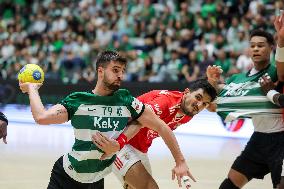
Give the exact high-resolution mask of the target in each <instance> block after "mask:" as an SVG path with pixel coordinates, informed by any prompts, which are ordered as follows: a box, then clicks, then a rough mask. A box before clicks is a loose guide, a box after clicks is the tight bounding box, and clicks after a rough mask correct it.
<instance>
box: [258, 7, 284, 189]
mask: <svg viewBox="0 0 284 189" xmlns="http://www.w3.org/2000/svg"><path fill="white" fill-rule="evenodd" d="M274 26H275V29H276V31H277V47H276V54H275V60H276V67H277V73H278V81H279V82H278V85H277V84H276V83H273V81H272V80H271V78H270V77H269V76H265V77H262V78H261V79H260V80H259V83H260V85H261V86H262V89H263V91H264V93H265V94H267V95H266V96H267V98H268V99H269V100H270V101H271V102H272V103H274V104H276V105H278V106H279V107H281V108H283V107H284V94H283V92H284V90H283V89H284V88H283V81H284V11H282V13H280V15H279V16H276V18H275V21H274ZM282 113H283V115H284V111H283V112H282ZM283 118H284V116H283ZM280 158H281V156H280ZM282 162H283V158H282ZM278 189H284V163H283V164H282V173H281V180H280V184H279V186H278Z"/></svg>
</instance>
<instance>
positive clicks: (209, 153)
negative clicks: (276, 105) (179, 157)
mask: <svg viewBox="0 0 284 189" xmlns="http://www.w3.org/2000/svg"><path fill="white" fill-rule="evenodd" d="M280 9H284V3H283V1H282V0H246V1H243V0H217V1H214V0H198V1H197V0H76V1H75V0H0V111H1V112H3V113H5V114H6V115H7V117H8V119H9V126H8V138H7V141H8V144H7V145H5V144H4V143H2V141H1V142H0V189H19V188H21V189H41V188H46V186H47V183H48V180H49V175H50V171H51V169H52V166H53V163H54V161H55V160H56V159H57V158H58V157H60V156H61V155H62V154H63V153H65V152H67V151H68V150H70V148H71V146H72V144H73V130H72V128H71V126H70V124H69V123H66V124H62V125H51V126H39V125H36V124H35V123H34V120H33V119H32V115H31V112H30V107H29V106H26V105H27V103H28V99H27V96H26V95H24V94H21V93H20V90H19V88H18V83H17V82H18V81H17V73H18V72H19V70H20V69H21V68H22V67H23V66H24V65H25V64H27V63H34V64H38V65H39V66H41V67H42V68H43V70H44V72H45V82H44V86H43V87H42V89H41V90H40V93H41V95H42V100H43V102H44V103H45V104H46V106H47V107H48V106H49V105H50V104H55V103H56V102H58V101H59V100H60V99H62V98H63V97H64V96H65V95H67V94H69V93H71V92H74V91H81V90H84V91H87V90H91V88H92V87H93V85H94V83H95V77H96V75H95V66H94V61H95V60H96V56H97V54H98V52H100V51H101V50H103V49H112V50H118V51H119V52H120V53H121V54H123V55H124V56H126V57H127V58H128V61H129V64H128V67H127V74H126V75H125V81H124V84H123V87H125V88H127V89H129V90H130V91H131V93H132V94H134V95H135V96H137V95H139V94H142V93H144V92H147V91H149V90H152V89H168V90H184V89H185V88H186V87H187V86H189V85H190V83H191V82H192V81H194V80H196V79H197V78H201V77H204V76H205V72H206V67H207V66H208V65H219V66H221V67H222V69H223V71H224V72H223V74H222V81H225V80H226V78H228V77H230V76H231V75H232V74H235V73H240V72H247V71H248V70H249V69H250V68H251V67H252V61H251V60H250V58H249V57H248V54H247V49H248V47H249V44H248V36H249V31H250V30H252V29H255V28H263V29H265V30H266V31H269V32H270V33H273V34H274V33H275V31H274V27H273V20H274V18H275V15H276V14H278V13H279V10H280ZM271 57H272V59H271V60H272V63H274V59H273V57H274V55H273V54H272V55H271ZM252 132H253V126H252V123H251V121H250V120H249V119H245V120H239V121H236V122H233V123H224V122H223V121H222V120H221V119H220V118H219V117H218V115H217V114H216V113H211V112H208V111H207V110H205V111H203V112H201V113H200V115H197V116H196V117H194V119H193V120H192V121H190V122H189V123H188V124H185V125H183V126H181V127H180V128H178V129H177V130H176V131H175V133H176V136H177V139H178V141H179V144H180V146H181V149H182V151H183V152H184V154H185V157H186V160H187V162H188V164H189V168H190V170H191V172H192V174H193V175H194V176H195V178H196V179H197V182H196V183H193V184H192V185H193V187H192V188H194V189H205V188H206V189H215V188H218V186H219V185H220V183H221V182H222V181H223V179H224V178H225V177H226V176H227V172H228V171H229V169H230V166H231V164H232V162H233V161H234V159H235V158H236V157H237V156H238V155H239V154H240V152H241V151H242V149H243V148H244V146H245V145H246V142H247V140H248V138H249V137H250V135H251V134H252ZM149 156H150V161H151V164H152V170H153V176H154V178H155V179H156V180H157V182H158V184H159V186H160V188H161V189H173V188H178V185H177V183H176V181H171V168H172V167H173V165H174V161H173V158H172V157H171V156H170V152H169V151H168V150H167V148H166V146H165V145H164V144H163V142H162V140H161V139H155V140H154V144H153V146H152V147H151V148H150V151H149ZM105 185H106V189H116V188H122V186H120V183H119V182H118V180H117V179H116V178H115V176H114V175H113V174H111V175H109V176H108V177H107V178H106V179H105ZM245 188H248V189H267V188H272V184H271V179H270V175H267V176H266V177H265V179H264V181H262V180H253V181H252V182H250V183H249V184H248V185H247V186H246V187H245Z"/></svg>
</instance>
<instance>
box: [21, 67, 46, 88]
mask: <svg viewBox="0 0 284 189" xmlns="http://www.w3.org/2000/svg"><path fill="white" fill-rule="evenodd" d="M18 80H19V81H21V82H23V83H26V82H30V83H42V82H43V81H44V72H43V70H42V69H41V68H40V67H39V66H38V65H36V64H27V65H25V66H24V67H23V68H22V69H21V70H20V72H19V74H18Z"/></svg>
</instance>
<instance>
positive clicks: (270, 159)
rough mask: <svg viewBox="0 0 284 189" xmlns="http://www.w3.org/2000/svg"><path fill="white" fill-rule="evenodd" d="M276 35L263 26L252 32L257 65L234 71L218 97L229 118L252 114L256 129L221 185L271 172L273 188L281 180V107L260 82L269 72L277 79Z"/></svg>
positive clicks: (233, 187)
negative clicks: (272, 60)
mask: <svg viewBox="0 0 284 189" xmlns="http://www.w3.org/2000/svg"><path fill="white" fill-rule="evenodd" d="M273 48H274V38H273V36H272V35H271V34H269V33H267V32H265V31H263V30H254V31H252V33H251V35H250V48H249V51H250V57H251V59H252V61H253V63H254V67H253V68H252V69H251V70H250V71H249V72H248V73H240V74H236V75H233V76H232V77H230V78H229V79H228V81H227V82H226V84H225V85H224V86H223V88H222V90H221V92H220V93H219V95H218V98H217V112H218V114H219V115H220V116H221V117H223V118H224V119H225V120H227V121H231V120H234V119H237V118H241V117H249V118H251V119H252V122H253V125H254V133H253V134H252V136H251V138H250V140H249V141H248V143H247V145H246V147H245V149H244V150H243V151H242V153H241V154H240V156H238V157H237V158H236V160H235V161H234V163H233V165H232V167H231V169H230V171H229V173H228V178H227V179H225V180H224V181H223V182H222V184H221V185H220V189H239V188H242V187H243V186H244V185H245V184H247V183H248V182H249V181H250V180H251V179H253V178H257V179H262V178H263V177H264V176H265V175H266V174H268V173H270V174H271V179H272V183H273V188H277V186H278V185H279V183H280V178H281V170H282V160H283V155H284V148H283V146H284V127H283V121H282V116H281V109H279V107H277V106H276V105H275V104H273V103H271V102H270V101H269V99H267V98H266V96H265V94H264V93H263V92H262V90H261V87H260V85H259V83H258V81H259V79H261V77H262V76H264V75H265V74H266V75H268V76H269V77H270V78H271V80H272V81H274V82H275V81H276V80H277V74H276V68H275V67H274V66H273V65H271V64H270V54H271V51H272V50H273Z"/></svg>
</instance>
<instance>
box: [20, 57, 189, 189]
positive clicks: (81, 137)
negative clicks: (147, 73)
mask: <svg viewBox="0 0 284 189" xmlns="http://www.w3.org/2000/svg"><path fill="white" fill-rule="evenodd" d="M126 63H127V62H126V59H125V58H123V57H121V56H120V55H119V54H118V53H116V52H114V51H104V52H102V53H101V54H100V55H99V57H98V59H97V62H96V69H97V78H98V79H97V83H96V86H95V88H94V89H93V90H92V91H91V92H76V93H72V94H70V95H69V96H67V97H66V98H65V99H63V100H62V101H61V102H60V103H59V104H56V105H54V106H52V107H51V108H49V109H47V110H46V109H45V108H44V106H43V104H42V102H41V99H40V96H39V93H38V89H39V88H40V86H41V85H40V84H33V83H21V82H19V86H20V89H21V90H22V92H23V93H28V95H29V99H30V105H31V111H32V114H33V117H34V119H35V121H36V122H37V123H38V124H40V125H49V124H60V123H64V122H67V121H68V120H71V124H72V126H73V128H74V135H75V143H74V145H73V147H72V151H70V152H69V153H67V154H65V155H64V156H63V157H61V158H59V159H58V161H57V162H56V163H55V164H54V167H53V170H52V174H51V178H50V182H49V186H48V188H49V189H57V188H63V189H65V188H66V189H77V188H78V189H79V188H80V189H84V188H86V189H90V188H96V189H98V188H102V187H101V186H100V187H98V186H96V185H93V184H92V183H94V182H96V181H99V180H101V179H102V178H103V177H104V176H105V175H106V174H108V173H109V172H110V171H111V167H110V165H111V164H112V163H113V161H114V159H115V155H111V156H110V154H112V153H113V152H115V151H117V150H118V149H119V148H122V147H123V144H125V142H126V140H127V136H128V134H127V129H126V130H125V131H124V129H125V128H126V126H127V124H128V122H129V121H133V120H137V121H138V122H140V123H141V124H143V125H147V126H149V128H151V129H153V130H156V131H157V132H158V133H159V135H160V136H161V137H162V138H163V139H164V141H165V143H166V144H167V146H168V147H169V149H170V151H171V153H172V155H173V157H174V159H175V163H176V165H175V167H174V168H173V170H172V175H173V178H174V177H175V176H176V177H177V180H178V183H179V185H180V186H181V177H183V176H189V177H190V178H192V179H193V180H194V178H193V176H192V175H191V173H190V172H189V169H188V167H187V164H186V162H185V159H184V157H183V154H182V153H181V151H180V148H179V146H178V143H177V141H176V138H175V137H174V135H173V133H172V131H171V130H170V129H169V128H168V127H167V126H166V124H165V123H164V122H163V121H162V120H160V119H159V118H158V117H157V116H156V115H155V114H154V113H153V112H152V111H151V109H150V108H149V107H146V106H144V104H142V103H141V102H140V101H139V100H137V99H136V98H134V97H132V96H131V95H130V94H129V92H128V91H127V90H123V89H119V88H120V84H121V81H122V80H123V76H124V72H125V67H126ZM123 132H124V133H123ZM100 133H103V134H104V135H106V136H107V137H110V138H112V139H113V140H111V142H112V143H115V144H116V146H117V148H116V149H111V148H110V149H109V151H104V152H103V151H101V150H100V149H99V148H98V147H97V144H95V143H93V142H92V135H96V134H97V135H99V134H100ZM115 139H116V140H115ZM103 154H104V155H105V157H107V158H104V160H102V159H101V157H102V155H103Z"/></svg>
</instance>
